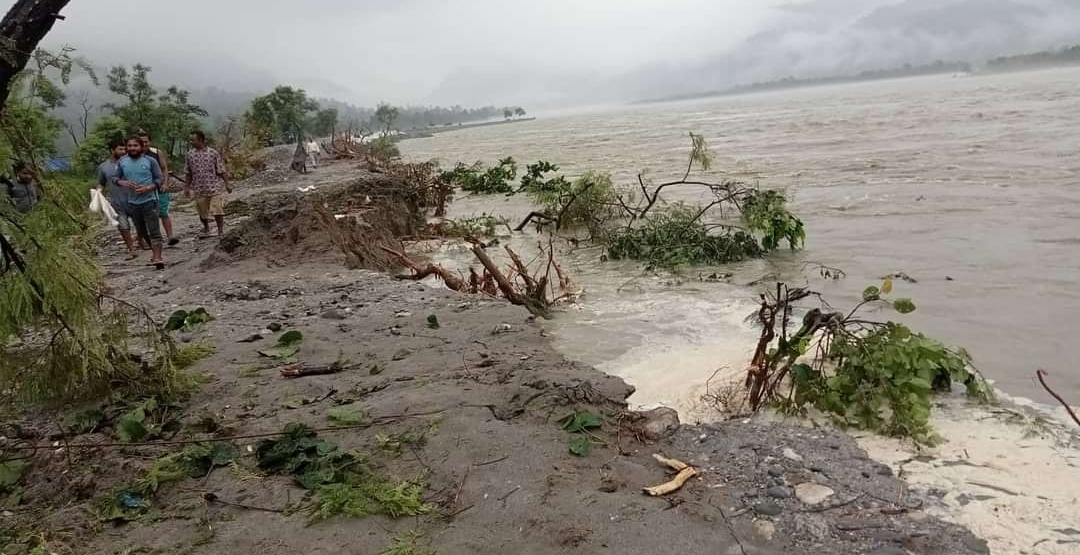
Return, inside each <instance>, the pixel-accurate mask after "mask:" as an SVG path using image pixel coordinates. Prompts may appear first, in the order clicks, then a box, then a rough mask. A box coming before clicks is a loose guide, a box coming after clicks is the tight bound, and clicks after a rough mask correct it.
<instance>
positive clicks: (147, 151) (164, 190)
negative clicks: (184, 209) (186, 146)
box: [138, 129, 180, 247]
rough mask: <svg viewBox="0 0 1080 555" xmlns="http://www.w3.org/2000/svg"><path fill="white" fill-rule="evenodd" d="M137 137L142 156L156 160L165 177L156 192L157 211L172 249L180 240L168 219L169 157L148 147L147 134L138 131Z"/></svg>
mask: <svg viewBox="0 0 1080 555" xmlns="http://www.w3.org/2000/svg"><path fill="white" fill-rule="evenodd" d="M138 135H139V142H140V143H142V148H143V155H145V156H149V157H151V158H153V159H154V160H156V161H157V163H158V166H159V167H160V168H161V175H163V176H165V180H164V181H162V182H161V188H160V189H159V190H158V210H160V211H161V213H160V214H159V216H160V217H161V227H162V228H164V229H165V239H166V240H167V241H168V243H169V246H170V247H172V246H175V245H176V244H177V243H179V242H180V239H177V238H176V236H174V235H173V227H172V218H171V217H169V205H170V204H172V195H170V194H169V160H168V158H169V157H168V156H165V155H163V154H162V153H161V151H160V150H158V149H156V148H154V147H152V146H150V134H149V133H147V132H146V131H144V130H142V129H140V130H139V133H138Z"/></svg>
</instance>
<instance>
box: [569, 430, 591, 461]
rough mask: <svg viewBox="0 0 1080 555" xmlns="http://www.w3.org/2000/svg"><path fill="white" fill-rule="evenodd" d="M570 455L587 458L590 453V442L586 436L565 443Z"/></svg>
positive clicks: (575, 437) (576, 437) (573, 438)
mask: <svg viewBox="0 0 1080 555" xmlns="http://www.w3.org/2000/svg"><path fill="white" fill-rule="evenodd" d="M567 446H568V447H569V448H570V453H571V454H573V455H576V456H578V457H587V456H589V453H591V452H592V442H591V441H589V438H588V437H586V436H581V435H579V436H574V437H572V438H570V442H569V443H567Z"/></svg>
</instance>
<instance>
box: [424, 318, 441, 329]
mask: <svg viewBox="0 0 1080 555" xmlns="http://www.w3.org/2000/svg"><path fill="white" fill-rule="evenodd" d="M427 327H429V328H431V329H433V330H437V329H439V317H438V316H436V315H434V314H432V315H431V316H428V317H427Z"/></svg>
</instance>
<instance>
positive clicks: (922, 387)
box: [908, 377, 934, 391]
mask: <svg viewBox="0 0 1080 555" xmlns="http://www.w3.org/2000/svg"><path fill="white" fill-rule="evenodd" d="M908 385H910V386H911V387H914V388H916V389H918V390H919V391H930V390H931V389H933V387H934V386H933V385H932V384H931V383H930V382H929V381H927V380H924V379H923V378H918V377H913V378H908Z"/></svg>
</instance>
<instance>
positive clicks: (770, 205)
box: [444, 134, 806, 268]
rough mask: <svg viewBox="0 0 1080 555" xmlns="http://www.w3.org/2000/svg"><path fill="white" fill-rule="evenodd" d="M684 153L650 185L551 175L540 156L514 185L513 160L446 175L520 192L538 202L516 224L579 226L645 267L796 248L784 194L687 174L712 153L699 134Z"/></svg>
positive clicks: (482, 187)
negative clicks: (679, 170)
mask: <svg viewBox="0 0 1080 555" xmlns="http://www.w3.org/2000/svg"><path fill="white" fill-rule="evenodd" d="M690 142H691V148H690V155H689V159H688V161H687V167H686V171H685V172H684V173H683V175H682V177H681V178H678V179H674V180H671V181H666V182H662V183H655V182H653V181H651V180H650V179H648V178H647V177H646V175H645V174H644V173H642V174H639V175H638V183H637V186H636V187H631V188H629V190H626V191H620V190H619V189H618V188H616V186H615V185H614V183H613V182H612V180H611V176H610V175H607V174H602V173H596V172H587V173H585V174H583V175H581V176H580V177H578V178H576V179H568V178H566V177H564V176H562V175H555V173H556V172H557V171H558V169H559V168H558V166H555V165H553V164H551V163H549V162H546V161H540V162H537V163H536V164H531V165H529V166H527V167H526V171H525V174H524V175H523V176H522V178H521V183H520V186H519V187H518V188H517V189H516V191H514V190H513V188H512V187H511V186H510V185H509V183H508V182H509V181H510V180H512V179H514V177H515V175H516V165H514V164H513V159H511V158H507V159H505V160H502V161H500V163H499V165H498V166H495V167H492V168H487V169H485V168H484V167H483V166H482V165H480V164H474V165H472V166H465V165H460V164H459V165H458V166H457V167H456V168H454V169H453V170H451V171H449V172H444V174H445V175H446V176H447V177H446V179H447V181H449V182H452V183H455V184H457V185H458V186H460V187H461V188H462V189H463V190H466V191H470V192H475V193H508V192H511V191H513V192H523V193H526V194H528V195H529V196H530V197H531V198H532V199H533V201H534V202H535V203H536V204H537V205H538V208H539V210H536V211H534V212H532V213H530V214H529V215H528V216H527V217H526V218H525V219H524V220H523V221H522V222H521V224H519V225H518V226H517V227H516V228H515V229H516V230H517V231H521V230H524V229H525V228H526V227H527V226H528V225H529V224H530V223H532V224H534V225H536V226H537V228H538V229H540V230H549V231H554V232H561V233H576V232H579V231H585V232H587V233H588V240H590V241H592V242H596V243H600V244H602V245H604V246H605V247H606V250H607V254H608V256H609V257H611V258H613V259H632V260H639V261H642V262H645V263H646V264H647V265H648V266H649V267H651V268H673V267H676V266H680V265H700V264H725V263H730V262H738V261H741V260H745V259H747V258H754V257H760V256H764V255H766V254H768V253H770V252H773V251H775V250H777V249H779V248H780V247H781V246H783V245H785V244H786V245H787V246H788V247H789V248H791V249H798V248H801V247H802V244H803V242H804V240H805V237H806V235H805V230H804V227H803V223H802V221H801V220H799V218H797V217H796V216H795V215H793V214H792V213H791V212H790V211H789V210H788V209H787V198H786V197H785V196H784V193H782V192H780V191H776V190H767V189H760V188H758V187H757V186H754V185H752V184H749V183H746V182H744V181H740V180H736V179H723V180H719V181H710V180H707V179H705V178H697V177H692V175H693V173H694V170H695V169H699V170H701V171H702V172H707V171H708V170H710V169H711V167H712V160H713V155H712V153H711V152H710V151H709V148H708V145H707V144H706V141H705V139H704V137H703V136H701V135H696V134H691V135H690ZM675 189H682V190H683V193H682V195H683V198H692V199H696V202H670V201H669V200H668V199H666V198H665V195H666V194H667V193H669V192H671V191H673V190H675Z"/></svg>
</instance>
